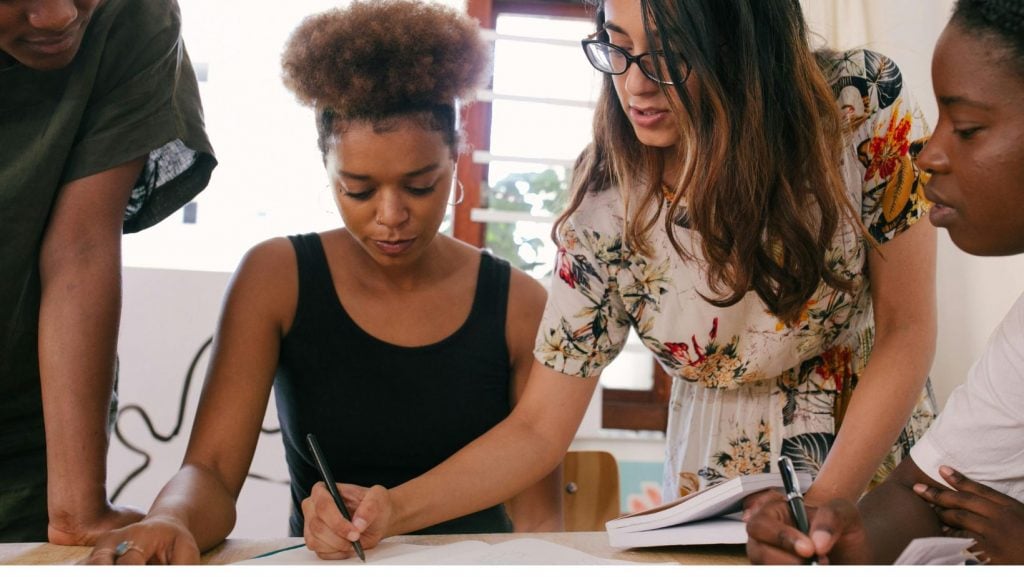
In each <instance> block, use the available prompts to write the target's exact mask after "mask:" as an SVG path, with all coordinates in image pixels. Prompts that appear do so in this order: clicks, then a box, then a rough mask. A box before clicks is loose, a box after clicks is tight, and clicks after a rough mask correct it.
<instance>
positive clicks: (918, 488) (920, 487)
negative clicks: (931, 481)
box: [914, 483, 928, 493]
mask: <svg viewBox="0 0 1024 577" xmlns="http://www.w3.org/2000/svg"><path fill="white" fill-rule="evenodd" d="M927 490H928V485H925V484H924V483H914V492H915V493H924V492H925V491H927Z"/></svg>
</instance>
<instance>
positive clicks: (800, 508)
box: [779, 457, 818, 565]
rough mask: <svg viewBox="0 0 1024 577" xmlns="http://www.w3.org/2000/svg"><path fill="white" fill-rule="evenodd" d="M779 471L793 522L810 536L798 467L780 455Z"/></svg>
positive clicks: (815, 563) (811, 562) (814, 563)
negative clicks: (798, 477) (795, 467)
mask: <svg viewBox="0 0 1024 577" xmlns="http://www.w3.org/2000/svg"><path fill="white" fill-rule="evenodd" d="M779 473H780V474H781V475H782V486H783V487H785V489H786V502H787V503H788V504H789V514H790V516H791V517H793V524H795V525H796V528H797V529H799V530H800V532H801V533H803V534H804V535H808V536H809V533H810V530H811V526H810V524H809V523H808V522H807V509H804V495H803V493H802V492H801V491H800V480H799V479H797V477H796V469H794V468H793V461H790V460H789V457H779ZM808 562H809V563H810V564H811V565H817V564H818V563H817V562H816V561H815V560H814V559H808Z"/></svg>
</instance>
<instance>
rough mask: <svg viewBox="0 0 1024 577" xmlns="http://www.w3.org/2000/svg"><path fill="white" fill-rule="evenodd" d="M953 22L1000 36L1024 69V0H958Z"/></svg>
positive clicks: (969, 28) (1021, 69) (972, 30)
mask: <svg viewBox="0 0 1024 577" xmlns="http://www.w3.org/2000/svg"><path fill="white" fill-rule="evenodd" d="M951 22H954V23H956V24H957V25H958V26H960V27H962V28H963V29H964V30H968V31H971V32H975V33H981V34H988V35H991V36H993V37H996V38H997V39H999V40H1000V41H1001V42H1002V43H1003V44H1004V45H1005V46H1006V48H1007V49H1008V50H1009V54H1008V55H1007V56H1008V57H1009V59H1010V60H1011V61H1013V62H1014V63H1015V64H1016V66H1017V67H1018V69H1019V70H1020V71H1021V72H1022V73H1024V0H957V3H956V4H955V5H954V6H953V17H952V18H951Z"/></svg>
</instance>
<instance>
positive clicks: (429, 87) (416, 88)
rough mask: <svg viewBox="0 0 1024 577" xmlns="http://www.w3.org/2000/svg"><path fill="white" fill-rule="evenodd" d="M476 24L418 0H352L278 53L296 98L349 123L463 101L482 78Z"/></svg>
mask: <svg viewBox="0 0 1024 577" xmlns="http://www.w3.org/2000/svg"><path fill="white" fill-rule="evenodd" d="M488 63H489V54H488V49H487V45H486V43H485V42H484V41H483V39H482V38H481V37H480V34H479V29H478V26H477V23H476V21H475V20H472V19H471V18H469V17H468V16H465V15H463V14H461V13H459V12H457V11H455V10H454V9H452V8H448V7H447V6H443V5H440V4H431V3H427V2H425V1H416V0H357V1H356V2H353V3H352V4H351V5H350V6H348V7H347V8H337V9H333V10H329V11H327V12H323V13H321V14H315V15H313V16H309V17H307V18H306V19H305V20H304V21H303V22H302V24H300V25H299V27H298V28H296V29H295V31H294V32H293V33H292V36H291V38H289V40H288V43H287V44H286V46H285V50H284V54H283V56H282V68H283V78H284V83H285V85H286V86H287V87H288V88H289V89H291V90H292V91H293V92H294V93H295V95H296V97H297V98H298V100H299V101H300V102H302V103H304V104H307V105H311V106H314V107H316V108H317V109H318V110H322V109H324V108H330V109H331V111H332V112H333V114H334V116H336V117H338V118H344V119H349V120H355V119H362V118H367V119H380V118H385V117H388V116H394V115H399V114H403V113H408V112H417V111H424V110H429V109H431V108H433V107H434V106H436V105H451V104H452V103H453V102H454V101H455V99H456V98H458V99H460V100H465V99H467V98H468V97H471V96H472V94H473V90H474V89H475V88H476V87H477V86H478V85H480V84H481V83H482V82H483V80H484V78H485V76H486V73H487V68H488Z"/></svg>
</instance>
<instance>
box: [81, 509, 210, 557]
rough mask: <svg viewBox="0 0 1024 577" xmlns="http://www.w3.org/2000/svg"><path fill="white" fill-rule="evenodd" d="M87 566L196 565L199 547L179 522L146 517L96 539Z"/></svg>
mask: <svg viewBox="0 0 1024 577" xmlns="http://www.w3.org/2000/svg"><path fill="white" fill-rule="evenodd" d="M85 562H86V563H88V564H90V565H171V564H173V565H196V564H198V563H199V546H198V545H196V540H195V538H194V537H193V536H192V533H190V532H189V530H188V529H186V528H185V527H184V526H183V525H182V524H181V523H180V522H178V521H177V520H174V519H169V518H162V517H147V518H145V519H143V520H142V521H139V522H138V523H134V524H132V525H128V526H127V527H124V528H121V529H117V530H114V531H110V532H109V533H107V534H105V535H103V536H102V537H100V538H99V539H97V540H96V547H95V548H94V549H93V550H92V553H91V554H90V555H89V558H88V559H86V560H85Z"/></svg>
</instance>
